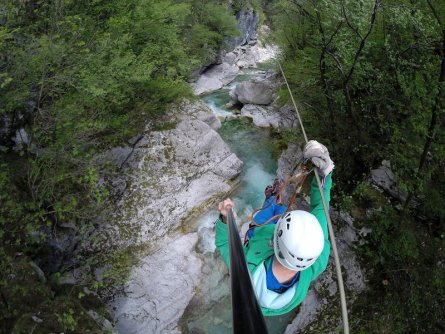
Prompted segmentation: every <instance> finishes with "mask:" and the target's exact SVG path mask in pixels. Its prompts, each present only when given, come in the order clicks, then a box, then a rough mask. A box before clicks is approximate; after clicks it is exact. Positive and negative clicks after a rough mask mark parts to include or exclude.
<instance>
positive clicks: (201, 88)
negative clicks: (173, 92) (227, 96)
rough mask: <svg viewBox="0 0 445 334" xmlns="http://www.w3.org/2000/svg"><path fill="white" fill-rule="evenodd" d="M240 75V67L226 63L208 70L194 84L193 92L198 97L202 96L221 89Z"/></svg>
mask: <svg viewBox="0 0 445 334" xmlns="http://www.w3.org/2000/svg"><path fill="white" fill-rule="evenodd" d="M238 73H239V67H238V66H236V65H233V64H228V63H226V62H224V63H222V64H220V65H215V66H213V67H211V68H210V69H208V70H206V71H205V72H204V73H203V74H202V75H201V76H200V77H199V79H198V81H196V83H194V84H193V85H192V86H193V91H194V93H195V94H196V95H202V94H205V93H209V92H212V91H214V90H217V89H220V88H222V87H223V86H225V85H227V84H228V83H230V82H232V81H233V80H234V79H235V77H236V76H237V75H238Z"/></svg>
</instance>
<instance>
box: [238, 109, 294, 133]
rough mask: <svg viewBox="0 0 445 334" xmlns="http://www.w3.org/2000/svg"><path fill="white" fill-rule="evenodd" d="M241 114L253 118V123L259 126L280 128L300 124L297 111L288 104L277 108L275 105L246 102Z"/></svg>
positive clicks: (288, 127) (289, 127)
mask: <svg viewBox="0 0 445 334" xmlns="http://www.w3.org/2000/svg"><path fill="white" fill-rule="evenodd" d="M241 116H244V117H248V118H251V119H252V122H253V124H255V125H256V126H259V127H272V128H274V129H277V130H280V129H291V128H295V127H297V126H298V119H297V115H296V114H295V111H294V110H293V109H292V108H288V107H286V106H285V107H282V108H280V109H278V110H277V107H275V106H259V105H253V104H246V105H244V106H243V107H242V109H241Z"/></svg>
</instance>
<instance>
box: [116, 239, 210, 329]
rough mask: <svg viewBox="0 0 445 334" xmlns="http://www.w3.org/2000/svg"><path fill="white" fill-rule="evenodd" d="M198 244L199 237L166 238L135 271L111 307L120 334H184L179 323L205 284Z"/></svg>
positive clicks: (143, 259)
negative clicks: (199, 288)
mask: <svg viewBox="0 0 445 334" xmlns="http://www.w3.org/2000/svg"><path fill="white" fill-rule="evenodd" d="M197 240H198V236H197V233H191V234H187V235H184V236H180V237H178V238H174V237H169V238H166V239H165V240H164V241H163V243H162V247H161V248H159V249H158V250H156V251H155V252H154V253H153V254H151V255H148V256H146V257H143V258H142V259H141V260H140V263H139V265H137V266H136V267H134V268H133V270H132V272H131V275H130V278H129V280H128V281H127V282H126V283H125V286H124V289H123V291H122V293H121V294H120V295H119V296H118V297H117V298H116V299H115V301H114V302H113V303H112V304H111V308H112V309H113V310H114V319H115V323H116V325H117V329H118V331H119V333H128V334H145V333H153V334H156V333H180V330H179V329H178V328H177V326H178V325H177V323H178V320H179V319H180V317H181V316H182V314H183V312H184V309H185V308H186V306H187V305H188V303H189V301H190V300H191V299H192V297H193V294H194V292H195V289H196V287H197V286H198V285H199V284H200V283H201V282H200V277H201V266H202V263H201V260H200V259H199V258H198V257H197V256H196V254H195V253H194V252H193V249H194V247H195V244H196V242H197Z"/></svg>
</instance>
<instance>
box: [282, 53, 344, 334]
mask: <svg viewBox="0 0 445 334" xmlns="http://www.w3.org/2000/svg"><path fill="white" fill-rule="evenodd" d="M277 63H278V66H279V67H280V71H281V75H282V76H283V78H284V82H285V83H286V86H287V89H288V91H289V95H290V97H291V99H292V103H293V105H294V108H295V111H296V113H297V117H298V121H299V122H300V126H301V131H302V132H303V136H304V140H305V142H306V143H307V142H308V138H307V135H306V131H305V130H304V125H303V121H302V120H301V117H300V113H299V112H298V108H297V104H296V103H295V100H294V96H293V94H292V91H291V89H290V86H289V83H288V82H287V78H286V75H285V74H284V71H283V68H282V67H281V64H280V62H279V61H277ZM314 174H315V178H316V179H317V183H318V189H319V190H320V195H321V200H322V201H323V208H324V213H325V215H326V219H327V221H328V229H329V236H330V238H331V245H332V250H333V253H334V260H335V269H336V272H337V279H338V288H339V292H340V300H341V314H342V318H343V331H344V333H345V334H349V321H348V310H347V307H346V296H345V288H344V285H343V277H342V274H341V266H340V259H339V257H338V251H337V244H336V242H335V235H334V229H333V228H332V222H331V216H330V215H329V209H328V206H327V204H326V199H325V197H324V193H323V189H322V186H321V181H320V176H319V175H318V171H317V169H315V168H314Z"/></svg>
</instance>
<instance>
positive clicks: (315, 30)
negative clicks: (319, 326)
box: [270, 0, 445, 333]
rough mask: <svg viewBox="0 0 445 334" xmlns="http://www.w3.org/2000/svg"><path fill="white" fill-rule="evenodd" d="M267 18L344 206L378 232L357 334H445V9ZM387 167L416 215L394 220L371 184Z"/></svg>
mask: <svg viewBox="0 0 445 334" xmlns="http://www.w3.org/2000/svg"><path fill="white" fill-rule="evenodd" d="M270 12H271V13H272V14H273V16H274V18H273V25H274V28H275V31H276V36H275V38H276V40H277V42H278V43H279V44H280V46H281V48H282V50H283V59H282V65H283V68H284V71H285V73H286V76H287V78H288V81H289V83H290V85H291V88H292V91H293V93H294V95H295V97H296V99H297V101H299V109H300V112H301V114H302V117H303V119H304V122H305V127H306V131H307V132H308V133H309V134H310V136H311V137H312V138H316V139H317V140H320V141H322V142H323V143H324V144H326V145H327V146H328V147H329V150H330V152H331V156H332V157H333V160H334V161H335V163H336V172H335V175H336V179H337V180H338V183H337V184H338V187H336V191H337V195H340V196H338V197H341V198H343V206H344V207H346V208H347V209H349V210H351V213H352V214H353V215H354V217H356V219H358V220H359V222H358V224H359V225H361V226H367V227H371V229H372V233H371V235H370V238H369V244H367V245H366V246H365V247H363V248H362V250H363V257H364V259H365V262H366V263H369V264H370V265H371V266H372V268H373V271H372V277H371V279H370V291H369V292H368V293H366V294H364V295H363V296H361V297H360V299H359V301H358V303H356V304H355V307H354V309H353V315H352V316H351V319H357V321H353V322H352V327H353V328H352V331H355V332H360V333H408V332H413V333H439V332H440V333H441V332H444V330H445V322H444V315H443V309H444V308H445V304H444V303H445V295H444V294H443V291H444V285H445V283H444V281H443V280H442V281H441V279H442V278H443V272H445V271H444V265H443V263H444V257H445V248H444V247H443V246H444V219H445V212H444V206H443V199H444V198H445V193H444V189H445V174H444V173H443V171H444V162H445V145H444V142H445V132H444V127H443V119H444V110H445V95H444V92H445V91H444V89H445V88H444V87H445V86H444V83H445V71H444V70H445V26H444V23H445V4H444V2H443V1H437V0H429V1H424V2H422V1H352V0H347V1H339V2H338V1H337V2H336V1H327V0H322V1H294V2H291V1H286V0H283V1H280V0H279V1H275V2H274V6H272V7H270ZM283 96H285V95H283ZM383 159H386V160H390V161H391V166H392V170H393V172H394V173H395V174H396V178H397V181H398V185H399V186H400V187H402V188H403V189H404V190H406V191H407V193H408V194H410V195H409V197H408V198H410V199H413V200H411V202H409V201H407V204H415V205H412V206H409V207H408V206H406V207H405V208H404V209H403V203H402V206H401V205H400V204H399V205H398V206H396V207H397V208H398V210H396V209H394V208H393V207H392V205H394V206H395V203H390V202H388V200H386V199H385V198H384V196H382V194H381V193H380V192H379V191H378V190H376V189H375V188H373V187H372V186H370V184H369V183H368V182H363V178H364V176H367V175H368V174H369V170H370V169H372V168H375V167H377V166H378V165H380V163H381V161H382V160H383ZM371 211H374V214H373V215H372V217H369V214H370V212H371ZM370 300H371V301H372V303H370V302H369V301H370Z"/></svg>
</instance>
